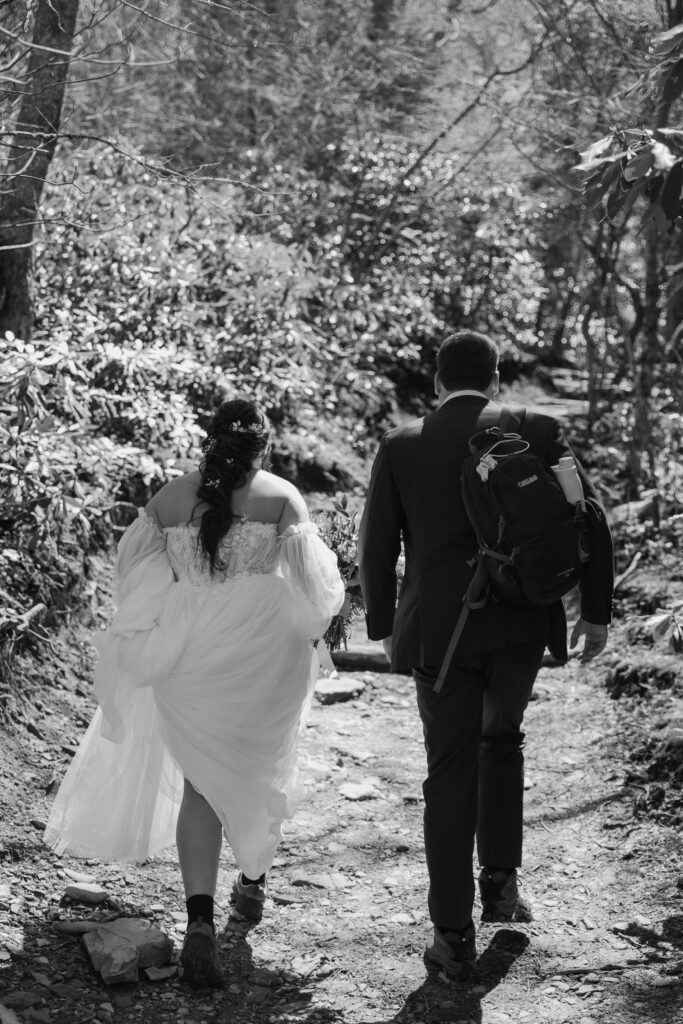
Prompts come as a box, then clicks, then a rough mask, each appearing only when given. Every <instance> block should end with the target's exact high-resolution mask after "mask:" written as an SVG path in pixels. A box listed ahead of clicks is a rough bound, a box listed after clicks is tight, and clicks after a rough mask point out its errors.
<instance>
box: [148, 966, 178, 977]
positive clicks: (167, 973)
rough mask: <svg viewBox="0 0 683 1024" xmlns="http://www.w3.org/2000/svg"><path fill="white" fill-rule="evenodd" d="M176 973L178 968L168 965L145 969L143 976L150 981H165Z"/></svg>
mask: <svg viewBox="0 0 683 1024" xmlns="http://www.w3.org/2000/svg"><path fill="white" fill-rule="evenodd" d="M177 973H178V968H177V967H176V966H175V965H174V964H169V965H168V967H145V974H146V975H147V977H148V978H149V980H150V981H167V980H168V979H169V978H172V977H173V976H174V975H176V974H177Z"/></svg>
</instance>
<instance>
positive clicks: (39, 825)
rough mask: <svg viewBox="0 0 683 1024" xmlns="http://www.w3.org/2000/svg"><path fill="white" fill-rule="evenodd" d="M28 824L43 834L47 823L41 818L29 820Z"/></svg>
mask: <svg viewBox="0 0 683 1024" xmlns="http://www.w3.org/2000/svg"><path fill="white" fill-rule="evenodd" d="M30 822H31V824H32V825H33V827H34V828H35V829H37V830H38V831H39V832H44V831H45V829H46V828H47V822H46V821H43V819H42V818H31V819H30Z"/></svg>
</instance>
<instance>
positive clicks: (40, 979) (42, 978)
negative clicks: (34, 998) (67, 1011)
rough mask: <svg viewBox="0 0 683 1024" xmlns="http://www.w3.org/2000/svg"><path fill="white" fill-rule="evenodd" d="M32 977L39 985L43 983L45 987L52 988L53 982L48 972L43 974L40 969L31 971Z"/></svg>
mask: <svg viewBox="0 0 683 1024" xmlns="http://www.w3.org/2000/svg"><path fill="white" fill-rule="evenodd" d="M31 977H32V978H33V980H34V981H35V982H36V984H37V985H43V987H44V988H52V982H51V981H50V979H49V978H48V976H47V974H41V973H40V972H39V971H31Z"/></svg>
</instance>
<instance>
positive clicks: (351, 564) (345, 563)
mask: <svg viewBox="0 0 683 1024" xmlns="http://www.w3.org/2000/svg"><path fill="white" fill-rule="evenodd" d="M358 516H359V513H358V511H355V512H351V511H350V510H349V502H348V498H347V496H346V495H345V494H343V495H342V496H341V497H340V498H335V500H334V503H333V506H332V508H329V509H324V510H323V511H321V512H319V513H318V514H317V516H316V517H315V521H316V524H317V526H318V529H319V531H320V536H321V537H322V539H323V540H324V541H325V543H326V544H327V546H328V547H329V548H331V549H332V551H334V553H335V554H336V556H337V564H338V566H339V572H340V573H341V577H342V579H343V580H344V587H345V590H346V596H345V599H344V604H343V605H342V608H341V611H340V612H339V613H338V614H337V615H335V616H334V618H333V619H332V622H331V623H330V625H329V627H328V629H327V632H326V633H325V636H324V638H323V639H324V640H325V643H326V644H327V646H328V647H329V649H330V650H331V651H336V650H338V649H339V648H340V647H342V646H343V647H344V648H345V649H346V646H347V642H348V636H349V626H350V624H351V622H352V621H353V619H355V618H357V617H358V616H359V615H360V614H361V613H362V612H363V610H364V609H363V597H362V594H361V589H360V580H359V577H358Z"/></svg>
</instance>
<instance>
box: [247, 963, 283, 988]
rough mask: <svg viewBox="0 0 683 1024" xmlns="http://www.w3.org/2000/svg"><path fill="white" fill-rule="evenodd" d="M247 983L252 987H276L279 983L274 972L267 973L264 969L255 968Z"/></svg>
mask: <svg viewBox="0 0 683 1024" xmlns="http://www.w3.org/2000/svg"><path fill="white" fill-rule="evenodd" d="M247 981H248V982H249V983H250V984H252V985H265V986H268V985H277V984H278V983H279V981H280V979H279V978H278V976H277V974H275V972H274V971H269V970H268V969H267V968H266V967H257V968H256V970H254V971H252V972H251V974H250V975H249V977H248V978H247Z"/></svg>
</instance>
